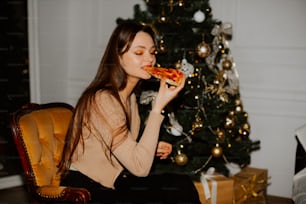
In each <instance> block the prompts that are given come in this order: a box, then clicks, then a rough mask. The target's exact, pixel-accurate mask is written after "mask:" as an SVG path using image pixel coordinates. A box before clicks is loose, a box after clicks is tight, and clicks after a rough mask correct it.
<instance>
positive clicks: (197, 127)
mask: <svg viewBox="0 0 306 204" xmlns="http://www.w3.org/2000/svg"><path fill="white" fill-rule="evenodd" d="M202 127H203V123H202V119H201V118H200V117H197V118H196V120H195V121H194V122H193V123H192V130H195V131H199V130H200V129H201V128H202Z"/></svg>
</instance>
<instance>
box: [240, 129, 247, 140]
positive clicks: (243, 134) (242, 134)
mask: <svg viewBox="0 0 306 204" xmlns="http://www.w3.org/2000/svg"><path fill="white" fill-rule="evenodd" d="M238 132H239V134H240V136H241V137H242V138H244V139H246V138H248V137H249V135H250V132H249V131H248V130H245V129H241V128H240V129H239V130H238Z"/></svg>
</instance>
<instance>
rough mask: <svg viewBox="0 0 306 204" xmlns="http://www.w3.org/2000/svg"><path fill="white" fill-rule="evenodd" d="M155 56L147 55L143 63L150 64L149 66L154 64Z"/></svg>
mask: <svg viewBox="0 0 306 204" xmlns="http://www.w3.org/2000/svg"><path fill="white" fill-rule="evenodd" d="M155 59H156V58H155V55H154V54H152V53H147V54H146V56H145V61H146V62H148V63H150V64H154V63H155Z"/></svg>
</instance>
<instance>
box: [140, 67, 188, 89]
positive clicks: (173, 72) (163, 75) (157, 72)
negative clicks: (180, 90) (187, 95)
mask: <svg viewBox="0 0 306 204" xmlns="http://www.w3.org/2000/svg"><path fill="white" fill-rule="evenodd" d="M144 70H145V71H147V72H148V73H149V74H151V75H152V76H154V77H155V78H158V79H165V80H166V82H167V83H168V84H170V85H173V86H178V85H180V84H181V82H182V80H183V77H184V73H183V72H181V71H179V70H177V69H174V68H162V67H145V68H144Z"/></svg>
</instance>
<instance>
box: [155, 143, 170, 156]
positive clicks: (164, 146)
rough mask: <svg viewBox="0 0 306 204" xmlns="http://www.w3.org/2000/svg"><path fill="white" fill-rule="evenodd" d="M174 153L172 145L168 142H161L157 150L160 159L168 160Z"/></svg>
mask: <svg viewBox="0 0 306 204" xmlns="http://www.w3.org/2000/svg"><path fill="white" fill-rule="evenodd" d="M171 152H172V145H171V144H170V143H168V142H164V141H159V142H158V145H157V150H156V156H157V157H160V159H167V157H168V156H169V155H170V154H171Z"/></svg>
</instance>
